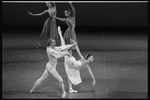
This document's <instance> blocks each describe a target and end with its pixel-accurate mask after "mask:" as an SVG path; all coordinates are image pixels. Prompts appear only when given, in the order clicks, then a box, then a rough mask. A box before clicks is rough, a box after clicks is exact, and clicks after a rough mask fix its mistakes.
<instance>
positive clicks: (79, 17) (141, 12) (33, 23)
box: [2, 2, 148, 31]
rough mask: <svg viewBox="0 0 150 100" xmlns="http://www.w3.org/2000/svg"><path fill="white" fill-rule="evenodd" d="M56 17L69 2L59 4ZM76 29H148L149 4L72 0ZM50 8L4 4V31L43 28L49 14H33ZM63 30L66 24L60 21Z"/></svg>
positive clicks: (32, 4) (29, 4)
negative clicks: (79, 0) (74, 0)
mask: <svg viewBox="0 0 150 100" xmlns="http://www.w3.org/2000/svg"><path fill="white" fill-rule="evenodd" d="M56 6H57V16H58V17H61V18H65V15H64V10H66V9H70V5H69V4H68V3H56ZM73 6H74V7H75V10H76V31H106V30H107V31H147V29H148V3H98V2H96V3H73ZM46 9H47V6H46V4H45V3H2V25H3V30H7V31H8V30H36V31H41V30H42V27H43V24H44V22H45V21H46V19H47V18H48V17H49V15H48V14H45V15H42V16H31V15H29V14H28V11H31V12H32V13H40V12H43V11H44V10H46ZM57 25H60V26H61V27H63V28H62V30H63V31H64V30H65V29H66V28H67V25H66V24H65V23H64V22H61V21H59V20H57Z"/></svg>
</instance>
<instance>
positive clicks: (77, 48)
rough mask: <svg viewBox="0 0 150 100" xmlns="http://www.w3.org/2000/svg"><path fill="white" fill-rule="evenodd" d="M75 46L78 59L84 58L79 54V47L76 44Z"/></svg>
mask: <svg viewBox="0 0 150 100" xmlns="http://www.w3.org/2000/svg"><path fill="white" fill-rule="evenodd" d="M75 47H76V51H77V53H78V55H79V57H80V59H84V57H83V56H82V54H81V52H80V49H79V47H78V45H76V46H75Z"/></svg>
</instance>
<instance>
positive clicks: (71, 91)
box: [69, 89, 78, 93]
mask: <svg viewBox="0 0 150 100" xmlns="http://www.w3.org/2000/svg"><path fill="white" fill-rule="evenodd" d="M73 92H75V93H77V92H78V91H77V90H73V89H69V93H73Z"/></svg>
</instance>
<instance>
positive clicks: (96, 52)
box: [2, 32, 148, 99]
mask: <svg viewBox="0 0 150 100" xmlns="http://www.w3.org/2000/svg"><path fill="white" fill-rule="evenodd" d="M91 34H93V33H91ZM38 36H39V35H37V34H32V33H31V32H28V33H25V32H24V33H17V34H16V33H10V34H4V33H3V37H2V98H3V99H6V98H8V99H18V98H21V99H39V98H42V99H51V98H60V95H61V90H60V88H59V84H58V81H57V80H56V79H55V78H54V77H53V76H51V75H50V76H49V77H48V78H47V79H46V80H45V81H44V82H43V83H41V85H40V86H39V88H38V89H37V91H36V92H35V93H34V94H30V93H29V91H30V89H31V88H32V86H33V85H34V82H35V81H36V80H37V79H38V78H39V77H40V76H41V75H42V73H43V71H44V70H45V65H46V63H47V61H48V58H47V54H46V49H45V47H46V45H47V42H46V39H44V40H42V44H41V47H40V48H39V49H36V48H35V47H36V42H37V40H38ZM77 38H78V44H79V47H80V48H81V53H82V54H83V55H84V56H85V55H86V54H87V53H90V54H92V55H93V56H94V62H93V63H91V64H90V67H91V69H92V72H93V74H94V76H95V78H96V85H95V86H94V87H93V86H92V78H91V77H90V74H89V73H88V71H87V69H82V70H80V73H81V78H82V81H83V82H82V83H81V84H79V85H76V86H73V88H74V89H77V90H78V93H72V94H70V93H68V83H67V76H66V73H65V69H64V66H63V61H64V60H63V58H61V59H59V60H58V65H57V71H58V72H59V74H60V75H61V76H62V78H63V80H64V84H65V89H66V92H67V95H66V97H65V98H81V99H82V98H83V99H85V98H100V99H101V98H105V99H106V98H116V99H118V98H120V99H122V98H125V99H126V98H127V99H129V98H148V61H147V60H148V48H147V47H148V40H147V37H140V36H136V37H134V36H126V37H125V36H123V35H122V36H121V35H120V36H117V35H115V36H113V35H104V34H99V35H83V34H82V35H80V34H79V35H77ZM73 55H74V56H75V57H76V58H77V59H79V57H78V55H77V53H76V52H75V51H74V52H73Z"/></svg>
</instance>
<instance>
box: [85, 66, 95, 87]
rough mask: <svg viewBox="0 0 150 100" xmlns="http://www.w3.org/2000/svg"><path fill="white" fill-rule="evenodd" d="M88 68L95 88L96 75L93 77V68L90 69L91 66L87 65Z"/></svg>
mask: <svg viewBox="0 0 150 100" xmlns="http://www.w3.org/2000/svg"><path fill="white" fill-rule="evenodd" d="M86 68H87V69H88V71H89V73H90V75H91V77H92V79H93V83H92V85H93V86H94V85H95V77H94V75H93V73H92V71H91V68H90V67H89V65H87V67H86Z"/></svg>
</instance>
